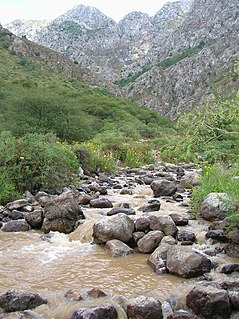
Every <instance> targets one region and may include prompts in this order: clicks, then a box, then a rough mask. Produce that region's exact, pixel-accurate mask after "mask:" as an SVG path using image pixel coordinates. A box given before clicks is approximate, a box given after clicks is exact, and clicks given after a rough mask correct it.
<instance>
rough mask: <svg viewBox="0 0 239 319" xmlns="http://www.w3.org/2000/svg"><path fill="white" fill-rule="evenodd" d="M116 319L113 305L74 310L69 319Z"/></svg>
mask: <svg viewBox="0 0 239 319" xmlns="http://www.w3.org/2000/svg"><path fill="white" fill-rule="evenodd" d="M91 318H92V319H117V318H118V314H117V311H116V309H115V307H114V306H113V305H110V304H105V305H101V306H96V307H89V308H80V309H78V310H76V311H75V312H74V313H73V315H72V316H71V319H91Z"/></svg>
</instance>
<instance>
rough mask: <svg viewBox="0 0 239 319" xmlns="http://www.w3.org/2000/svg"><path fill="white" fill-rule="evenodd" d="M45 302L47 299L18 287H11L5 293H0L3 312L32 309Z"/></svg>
mask: <svg viewBox="0 0 239 319" xmlns="http://www.w3.org/2000/svg"><path fill="white" fill-rule="evenodd" d="M46 303H47V300H45V299H43V298H42V297H41V296H40V295H38V294H35V293H30V292H26V291H22V290H18V289H11V290H9V291H7V292H6V293H5V294H2V295H0V308H2V309H3V311H4V312H14V311H22V310H27V309H34V308H36V307H38V306H40V305H43V304H46Z"/></svg>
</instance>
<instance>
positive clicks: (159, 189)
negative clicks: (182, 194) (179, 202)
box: [150, 179, 177, 197]
mask: <svg viewBox="0 0 239 319" xmlns="http://www.w3.org/2000/svg"><path fill="white" fill-rule="evenodd" d="M150 187H151V189H152V191H153V192H154V197H159V196H172V195H174V194H175V193H176V191H177V186H176V185H175V184H174V183H173V182H171V181H168V180H167V179H159V180H155V181H153V182H152V183H151V185H150Z"/></svg>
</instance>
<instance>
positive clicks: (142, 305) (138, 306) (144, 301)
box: [126, 296, 163, 319]
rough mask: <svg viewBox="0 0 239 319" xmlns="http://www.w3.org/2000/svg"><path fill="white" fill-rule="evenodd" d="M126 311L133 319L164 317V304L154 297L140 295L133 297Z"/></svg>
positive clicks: (157, 318)
mask: <svg viewBox="0 0 239 319" xmlns="http://www.w3.org/2000/svg"><path fill="white" fill-rule="evenodd" d="M126 313H127V316H128V318H131V319H163V315H162V304H161V302H160V301H159V300H157V299H155V298H152V297H145V296H139V297H137V298H134V299H131V300H130V301H129V303H128V305H127V309H126Z"/></svg>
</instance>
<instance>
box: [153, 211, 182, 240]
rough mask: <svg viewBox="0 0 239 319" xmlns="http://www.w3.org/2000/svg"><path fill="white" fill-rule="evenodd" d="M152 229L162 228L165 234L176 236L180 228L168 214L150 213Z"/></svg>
mask: <svg viewBox="0 0 239 319" xmlns="http://www.w3.org/2000/svg"><path fill="white" fill-rule="evenodd" d="M149 219H150V229H151V230H161V231H163V232H164V234H165V235H167V236H168V235H170V236H173V237H175V236H176V234H177V232H178V228H177V226H176V225H175V223H174V221H173V219H172V218H171V217H170V216H168V215H149Z"/></svg>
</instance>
